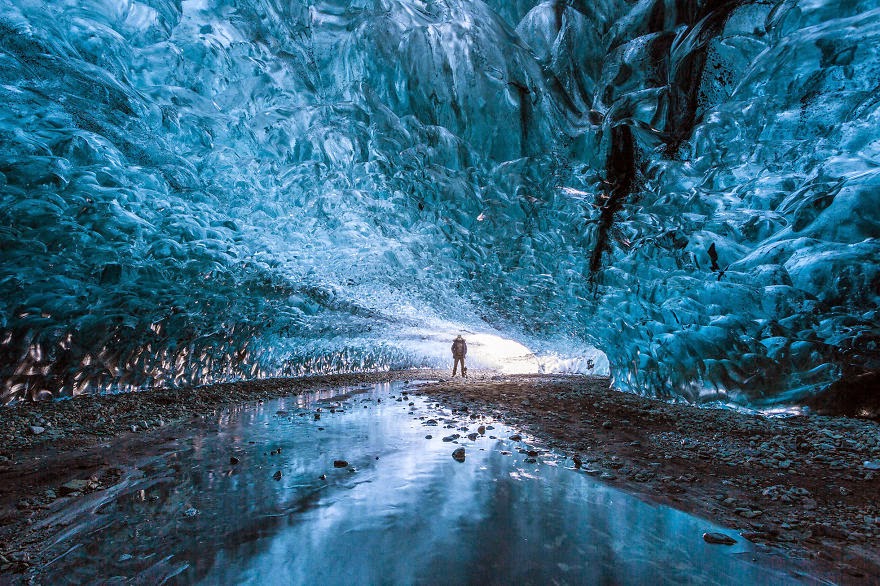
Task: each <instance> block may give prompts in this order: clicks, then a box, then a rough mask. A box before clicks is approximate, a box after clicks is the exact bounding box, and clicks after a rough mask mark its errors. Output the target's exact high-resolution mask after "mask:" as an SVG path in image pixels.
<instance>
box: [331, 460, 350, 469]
mask: <svg viewBox="0 0 880 586" xmlns="http://www.w3.org/2000/svg"><path fill="white" fill-rule="evenodd" d="M333 467H334V468H347V467H348V462H346V461H345V460H333Z"/></svg>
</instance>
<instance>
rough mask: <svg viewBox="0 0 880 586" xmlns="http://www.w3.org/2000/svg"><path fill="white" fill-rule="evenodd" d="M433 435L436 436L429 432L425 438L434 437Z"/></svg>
mask: <svg viewBox="0 0 880 586" xmlns="http://www.w3.org/2000/svg"><path fill="white" fill-rule="evenodd" d="M433 437H434V436H433V435H431V434H430V433H429V434H428V435H426V436H425V439H431V438H433Z"/></svg>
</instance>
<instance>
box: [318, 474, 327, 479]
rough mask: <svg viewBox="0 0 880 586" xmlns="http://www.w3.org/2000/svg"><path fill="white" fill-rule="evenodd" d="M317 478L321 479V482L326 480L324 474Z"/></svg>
mask: <svg viewBox="0 0 880 586" xmlns="http://www.w3.org/2000/svg"><path fill="white" fill-rule="evenodd" d="M318 478H319V479H321V480H327V475H326V474H321V475H320V476H318Z"/></svg>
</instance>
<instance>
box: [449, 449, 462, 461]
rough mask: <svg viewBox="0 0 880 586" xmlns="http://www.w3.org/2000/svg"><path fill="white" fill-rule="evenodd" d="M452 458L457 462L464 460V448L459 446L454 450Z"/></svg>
mask: <svg viewBox="0 0 880 586" xmlns="http://www.w3.org/2000/svg"><path fill="white" fill-rule="evenodd" d="M452 459H453V460H455V461H456V462H464V448H458V449H457V450H455V451H454V452H452Z"/></svg>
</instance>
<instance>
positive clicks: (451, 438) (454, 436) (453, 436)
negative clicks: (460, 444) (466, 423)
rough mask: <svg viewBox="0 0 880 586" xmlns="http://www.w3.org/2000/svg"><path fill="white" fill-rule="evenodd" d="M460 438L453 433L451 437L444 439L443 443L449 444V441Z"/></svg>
mask: <svg viewBox="0 0 880 586" xmlns="http://www.w3.org/2000/svg"><path fill="white" fill-rule="evenodd" d="M460 437H461V436H460V435H458V434H457V433H453V434H452V435H447V436H446V437H444V438H443V441H444V442H451V441H454V440H457V439H458V438H460Z"/></svg>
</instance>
